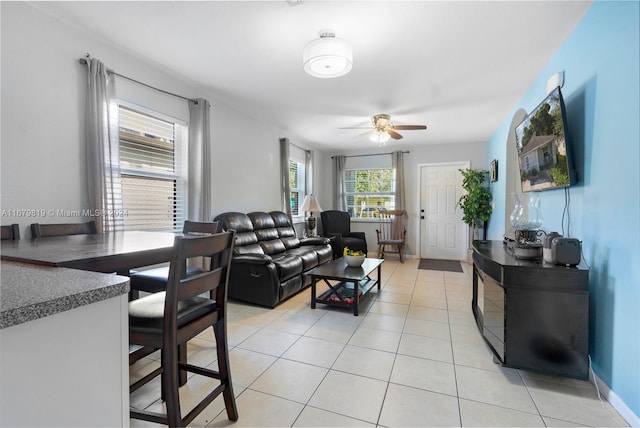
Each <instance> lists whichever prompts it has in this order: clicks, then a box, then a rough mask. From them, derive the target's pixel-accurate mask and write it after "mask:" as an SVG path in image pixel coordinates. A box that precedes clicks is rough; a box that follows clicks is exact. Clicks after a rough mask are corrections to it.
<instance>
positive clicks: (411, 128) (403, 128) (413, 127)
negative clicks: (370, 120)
mask: <svg viewBox="0 0 640 428" xmlns="http://www.w3.org/2000/svg"><path fill="white" fill-rule="evenodd" d="M391 128H392V129H397V130H399V131H415V130H418V129H427V126H426V125H393V126H392V127H391Z"/></svg>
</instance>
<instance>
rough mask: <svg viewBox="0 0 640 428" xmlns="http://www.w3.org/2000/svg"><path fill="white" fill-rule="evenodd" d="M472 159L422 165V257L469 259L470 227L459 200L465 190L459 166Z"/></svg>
mask: <svg viewBox="0 0 640 428" xmlns="http://www.w3.org/2000/svg"><path fill="white" fill-rule="evenodd" d="M469 166H470V164H469V162H456V163H442V164H427V165H421V166H420V257H421V258H423V259H441V260H466V259H467V248H468V240H469V227H468V226H467V225H466V224H464V223H463V222H462V211H461V210H460V208H459V207H458V200H459V199H460V196H462V195H463V194H464V189H463V188H462V174H461V173H460V171H459V170H460V169H465V168H469Z"/></svg>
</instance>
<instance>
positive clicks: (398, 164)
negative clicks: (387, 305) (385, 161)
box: [391, 151, 406, 210]
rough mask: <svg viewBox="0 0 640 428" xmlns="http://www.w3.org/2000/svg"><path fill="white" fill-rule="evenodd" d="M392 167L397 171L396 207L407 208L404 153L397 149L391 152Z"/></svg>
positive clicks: (398, 208) (399, 208)
mask: <svg viewBox="0 0 640 428" xmlns="http://www.w3.org/2000/svg"><path fill="white" fill-rule="evenodd" d="M391 167H392V168H393V169H394V170H395V172H396V209H397V210H406V207H405V205H406V199H405V196H404V153H402V151H397V152H393V153H391Z"/></svg>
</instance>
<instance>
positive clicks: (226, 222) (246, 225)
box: [216, 212, 264, 254]
mask: <svg viewBox="0 0 640 428" xmlns="http://www.w3.org/2000/svg"><path fill="white" fill-rule="evenodd" d="M216 221H218V222H219V223H220V227H221V229H222V230H223V231H225V232H226V231H228V230H235V231H236V239H235V247H234V250H233V253H234V254H264V250H263V249H262V247H261V246H260V245H259V244H258V237H257V236H256V234H255V232H254V231H253V223H252V222H251V219H250V218H249V216H248V215H246V214H245V213H237V212H228V213H224V214H221V215H219V216H217V217H216Z"/></svg>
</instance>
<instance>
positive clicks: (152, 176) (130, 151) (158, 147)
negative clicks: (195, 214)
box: [119, 105, 186, 230]
mask: <svg viewBox="0 0 640 428" xmlns="http://www.w3.org/2000/svg"><path fill="white" fill-rule="evenodd" d="M119 115H120V117H119V118H120V169H121V183H122V205H123V210H124V212H125V213H126V215H125V216H124V217H123V222H124V225H123V228H124V230H176V229H181V228H182V224H183V222H184V220H185V218H186V180H185V179H184V176H185V173H186V163H185V160H186V156H185V153H184V149H185V148H186V144H184V142H183V141H182V138H183V136H185V135H186V132H184V130H185V126H184V124H180V123H178V121H177V120H172V119H170V118H166V117H162V118H161V115H158V114H150V113H144V112H142V111H138V110H137V109H135V110H134V109H133V108H129V107H126V106H123V105H120V110H119Z"/></svg>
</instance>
